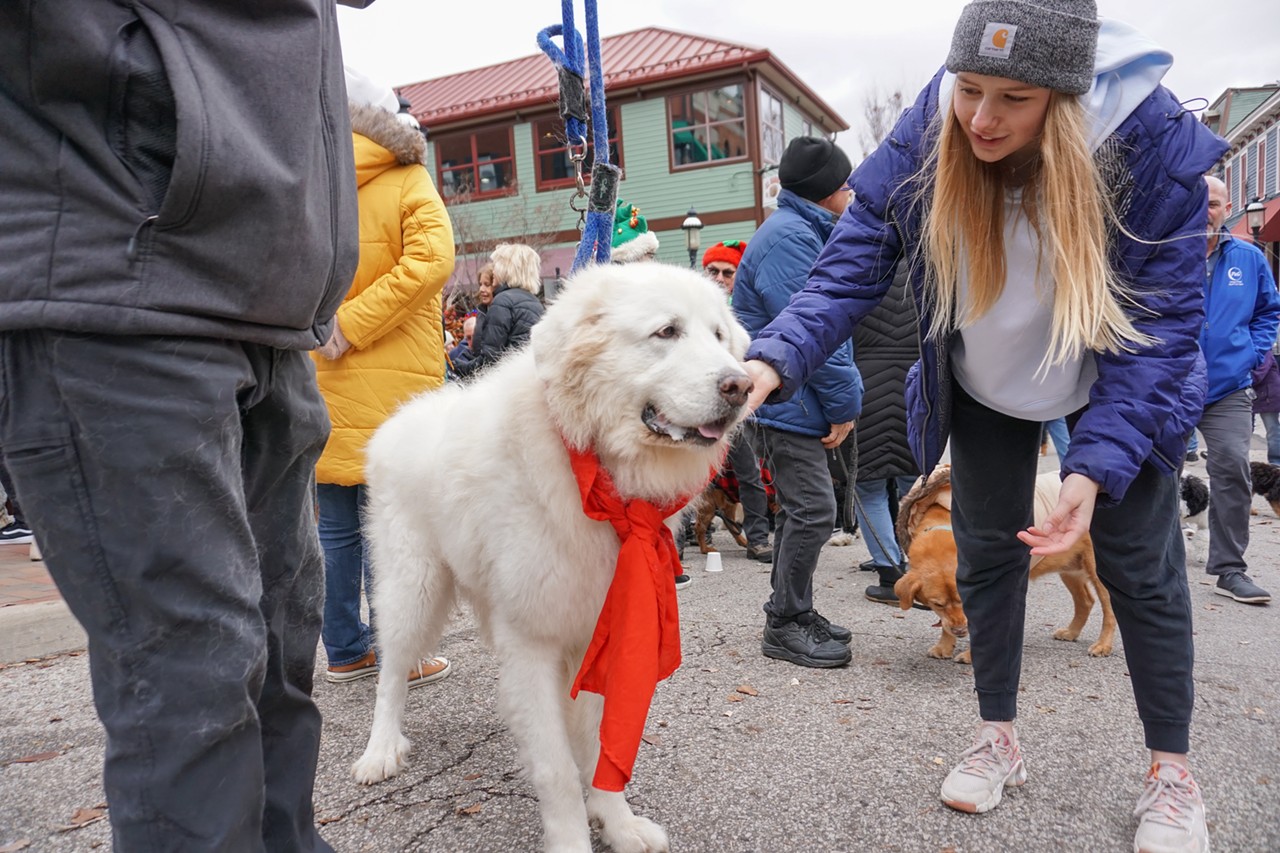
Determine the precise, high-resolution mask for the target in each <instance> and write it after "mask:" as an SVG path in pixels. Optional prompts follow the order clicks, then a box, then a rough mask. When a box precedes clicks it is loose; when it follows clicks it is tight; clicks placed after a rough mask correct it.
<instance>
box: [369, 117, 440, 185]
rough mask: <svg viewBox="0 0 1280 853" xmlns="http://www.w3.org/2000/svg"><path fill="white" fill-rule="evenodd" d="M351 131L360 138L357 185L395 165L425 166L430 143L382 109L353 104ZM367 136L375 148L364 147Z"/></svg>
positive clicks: (371, 146)
mask: <svg viewBox="0 0 1280 853" xmlns="http://www.w3.org/2000/svg"><path fill="white" fill-rule="evenodd" d="M350 111H351V130H352V132H353V133H354V134H355V135H356V139H355V148H356V184H357V186H364V185H365V184H366V183H368V181H369V180H370V179H372V178H373V177H375V176H377V175H380V174H382V173H383V172H385V171H386V170H387V169H389V168H391V167H392V166H408V165H412V164H414V163H417V164H422V165H425V164H426V161H427V140H426V139H424V138H423V137H422V134H421V133H420V132H418V131H417V130H414V129H413V128H411V127H409V126H408V125H406V124H403V123H401V121H400V119H398V118H396V117H395V116H394V115H392V114H391V113H389V112H387V111H386V110H384V109H382V108H380V107H371V106H363V105H356V104H352V105H351V107H350ZM361 136H363V137H364V138H365V139H366V140H368V141H369V142H371V143H373V144H372V145H368V144H362V143H361V140H360V139H359V137H361Z"/></svg>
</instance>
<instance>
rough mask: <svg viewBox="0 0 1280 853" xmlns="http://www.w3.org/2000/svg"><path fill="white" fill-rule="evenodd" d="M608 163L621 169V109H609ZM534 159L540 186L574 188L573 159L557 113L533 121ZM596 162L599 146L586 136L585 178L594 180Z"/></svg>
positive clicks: (583, 173)
mask: <svg viewBox="0 0 1280 853" xmlns="http://www.w3.org/2000/svg"><path fill="white" fill-rule="evenodd" d="M608 115H609V162H610V163H612V164H613V165H615V166H617V167H618V168H622V147H621V145H620V143H619V141H618V140H619V125H618V110H617V108H615V107H610V108H609V114H608ZM533 148H534V161H535V162H536V163H537V164H538V189H540V190H545V189H558V188H560V187H571V186H573V185H574V180H573V161H572V160H570V159H569V152H568V151H567V150H566V149H565V141H564V122H563V121H561V119H560V118H559V117H558V116H557V117H554V118H545V119H540V120H538V121H535V122H534V123H533ZM595 161H596V146H595V143H594V142H593V141H592V140H591V137H590V136H589V137H588V138H587V159H585V160H583V161H582V178H583V180H585V181H586V182H587V183H591V167H592V166H593V165H595Z"/></svg>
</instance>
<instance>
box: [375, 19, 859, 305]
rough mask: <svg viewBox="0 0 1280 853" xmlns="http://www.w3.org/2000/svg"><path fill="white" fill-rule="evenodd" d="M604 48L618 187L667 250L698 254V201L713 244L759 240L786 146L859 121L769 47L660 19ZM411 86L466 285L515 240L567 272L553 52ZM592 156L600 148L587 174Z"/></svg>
mask: <svg viewBox="0 0 1280 853" xmlns="http://www.w3.org/2000/svg"><path fill="white" fill-rule="evenodd" d="M601 56H602V58H603V65H604V75H605V93H606V99H607V102H608V112H609V130H610V133H609V136H610V139H609V142H610V150H611V156H610V160H611V162H613V163H616V164H618V165H620V166H621V167H622V170H623V180H622V182H621V184H620V185H619V189H618V196H619V198H622V199H625V200H626V201H627V202H629V203H630V204H633V205H635V206H636V207H638V208H639V209H640V213H641V215H642V216H644V217H645V218H646V219H647V221H648V226H649V230H650V231H652V232H654V233H655V234H656V235H657V237H658V238H659V241H660V244H661V246H660V249H659V259H660V260H665V261H668V262H672V263H683V264H687V263H688V262H689V253H688V250H687V249H686V246H685V235H684V233H683V232H681V230H680V224H681V223H682V222H683V221H684V219H685V216H686V214H687V213H688V211H689V210H690V209H691V208H693V209H696V210H697V213H698V217H699V219H701V220H702V222H703V223H704V225H705V228H704V230H703V232H702V234H701V242H702V245H703V246H708V245H711V244H713V243H715V242H717V241H720V240H731V239H748V238H749V237H750V236H751V234H752V233H753V232H754V231H755V229H756V227H757V226H758V225H759V224H760V222H762V221H763V220H764V217H765V215H766V211H767V209H768V208H769V207H770V204H769V202H770V201H771V191H773V186H774V185H775V184H776V181H775V180H774V175H775V174H776V169H775V167H776V166H777V163H778V161H779V159H781V157H782V152H783V150H784V149H785V148H786V143H787V142H788V141H790V140H791V139H792V138H794V137H796V136H802V135H819V136H824V135H825V136H830V135H832V134H835V133H837V132H838V131H842V130H847V129H848V125H847V124H846V123H845V122H844V120H843V119H842V118H840V116H838V115H837V114H836V113H835V111H834V110H832V109H831V107H830V106H829V105H828V104H827V103H826V102H825V101H823V100H822V98H821V96H819V95H818V94H817V93H816V92H815V91H814V90H813V89H811V88H810V87H809V86H808V85H807V84H806V83H805V82H803V81H802V80H800V79H799V78H798V77H796V75H795V74H794V73H793V72H792V71H791V70H790V69H789V68H787V66H786V65H784V64H783V63H782V62H781V61H779V60H778V59H777V58H776V57H775V56H773V54H772V53H770V52H769V50H767V49H766V48H760V47H751V46H747V45H741V44H735V43H732V42H725V41H719V40H716V39H711V38H707V37H704V36H698V35H692V34H688V33H681V32H675V31H673V30H667V29H661V28H657V27H649V28H645V29H642V30H636V31H634V32H629V33H623V34H621V35H616V36H610V37H607V38H605V39H603V40H602V44H601ZM398 92H399V93H400V95H402V96H403V97H404V98H405V99H407V100H408V101H409V104H410V110H411V112H412V113H413V115H414V116H415V117H416V118H417V119H418V121H419V122H420V123H421V124H422V126H423V127H424V128H425V129H426V130H427V131H428V142H429V143H430V144H429V146H428V148H429V156H430V159H431V168H432V170H433V174H434V177H435V180H436V182H437V185H438V186H439V188H440V192H441V194H442V195H443V196H444V197H445V200H446V202H448V204H449V207H450V214H451V217H452V219H453V223H454V230H455V238H456V239H457V242H458V251H459V263H458V269H457V272H456V273H455V282H456V283H457V284H460V285H461V286H463V287H466V288H470V287H471V286H473V282H474V280H475V271H476V269H478V267H479V266H480V265H481V264H482V263H483V262H484V260H485V256H486V255H487V253H488V251H489V250H490V249H491V247H492V246H493V245H494V244H495V243H496V242H500V241H504V240H517V241H523V242H528V243H530V244H531V245H533V246H534V247H535V248H537V249H539V251H540V252H541V253H542V255H543V258H544V269H543V273H544V278H546V279H552V278H554V277H555V275H556V271H557V269H558V270H559V272H560V273H561V274H567V273H568V271H569V267H570V265H571V263H572V258H573V250H574V248H575V247H576V243H577V239H578V230H577V224H578V219H579V216H578V213H576V212H575V211H574V210H573V209H571V208H570V206H569V203H570V201H571V200H573V197H574V194H575V188H576V183H575V179H574V172H573V168H572V161H571V160H570V158H569V155H568V152H567V150H566V145H565V141H564V125H563V123H562V122H561V120H560V117H559V114H558V112H557V105H558V102H559V97H560V95H559V84H558V80H557V76H556V71H555V68H554V67H553V66H552V64H551V62H550V61H549V60H548V59H547V58H546V57H545V56H543V55H541V54H535V55H531V56H526V57H523V58H520V59H515V60H512V61H510V62H504V63H501V64H498V65H491V66H488V67H485V68H477V69H475V70H474V71H465V72H462V73H459V74H451V75H449V76H447V77H439V78H436V79H434V80H424V81H422V82H420V83H411V84H408V85H404V86H400V87H398ZM591 160H592V153H591V151H590V150H588V156H587V159H586V162H585V166H584V169H585V172H586V174H587V176H588V177H589V173H590V168H591ZM583 206H585V205H584V204H582V203H579V207H583Z"/></svg>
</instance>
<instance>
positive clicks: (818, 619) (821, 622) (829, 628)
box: [812, 599, 896, 646]
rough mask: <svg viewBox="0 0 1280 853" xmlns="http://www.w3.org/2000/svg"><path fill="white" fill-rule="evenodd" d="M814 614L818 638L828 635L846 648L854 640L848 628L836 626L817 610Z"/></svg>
mask: <svg viewBox="0 0 1280 853" xmlns="http://www.w3.org/2000/svg"><path fill="white" fill-rule="evenodd" d="M895 600H896V599H895ZM812 612H813V621H814V624H815V625H816V626H817V627H816V628H815V633H816V634H817V635H818V636H822V635H823V634H826V635H827V636H828V637H830V638H831V639H833V640H835V641H836V642H837V643H844V644H845V645H846V646H847V645H849V643H850V642H851V641H852V640H853V632H852V631H850V630H849V629H848V628H846V627H844V626H843V625H836V624H835V623H833V622H831V621H829V620H828V619H827V617H825V616H823V615H822V614H821V613H819V612H818V611H816V610H814V611H812Z"/></svg>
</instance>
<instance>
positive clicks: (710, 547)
mask: <svg viewBox="0 0 1280 853" xmlns="http://www.w3.org/2000/svg"><path fill="white" fill-rule="evenodd" d="M698 550H699V551H701V552H702V553H704V554H716V553H719V552H718V551H717V550H716V548H715V546H714V545H707V546H706V547H703V548H699V549H698Z"/></svg>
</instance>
